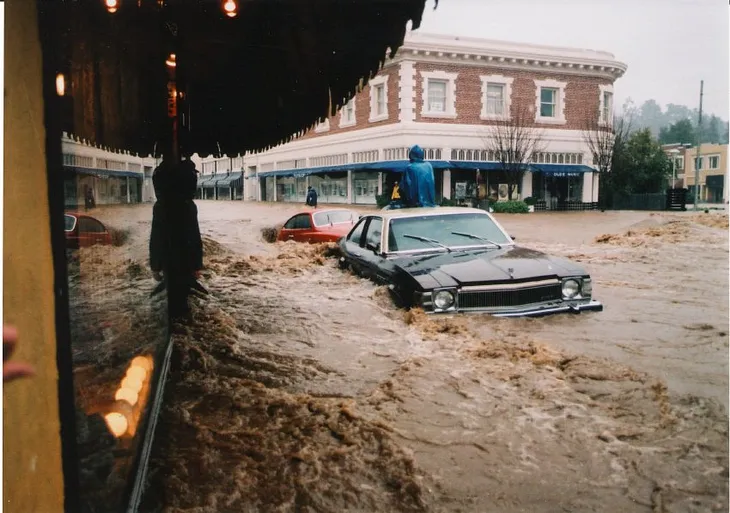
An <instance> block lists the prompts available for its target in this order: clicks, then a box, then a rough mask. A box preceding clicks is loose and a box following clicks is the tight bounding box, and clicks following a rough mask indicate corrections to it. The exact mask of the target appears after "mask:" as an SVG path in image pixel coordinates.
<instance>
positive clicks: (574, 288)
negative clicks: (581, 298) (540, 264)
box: [563, 279, 580, 299]
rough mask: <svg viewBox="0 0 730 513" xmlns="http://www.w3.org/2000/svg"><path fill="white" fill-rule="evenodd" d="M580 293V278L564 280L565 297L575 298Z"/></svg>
mask: <svg viewBox="0 0 730 513" xmlns="http://www.w3.org/2000/svg"><path fill="white" fill-rule="evenodd" d="M579 294H580V282H578V280H573V279H569V280H565V281H563V299H574V298H575V297H576V296H578V295H579Z"/></svg>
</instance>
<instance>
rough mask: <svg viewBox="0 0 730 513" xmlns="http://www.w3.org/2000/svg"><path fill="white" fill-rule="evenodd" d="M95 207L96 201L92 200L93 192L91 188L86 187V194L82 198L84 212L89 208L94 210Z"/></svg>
mask: <svg viewBox="0 0 730 513" xmlns="http://www.w3.org/2000/svg"><path fill="white" fill-rule="evenodd" d="M95 206H96V201H95V200H94V191H92V190H91V187H89V186H88V185H87V186H86V194H85V196H84V207H85V208H86V210H89V209H90V208H94V207H95Z"/></svg>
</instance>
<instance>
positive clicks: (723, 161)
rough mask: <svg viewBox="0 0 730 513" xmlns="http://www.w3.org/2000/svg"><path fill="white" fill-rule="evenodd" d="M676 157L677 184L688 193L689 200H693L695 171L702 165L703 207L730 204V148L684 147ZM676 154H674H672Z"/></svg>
mask: <svg viewBox="0 0 730 513" xmlns="http://www.w3.org/2000/svg"><path fill="white" fill-rule="evenodd" d="M677 149H678V150H679V152H678V153H676V155H675V169H676V170H677V181H678V182H680V181H681V186H682V187H684V188H687V189H688V190H689V195H688V200H689V201H693V200H694V194H695V192H694V191H695V170H696V169H697V167H696V166H697V164H698V163H699V187H700V189H699V200H700V201H701V202H703V203H724V202H727V200H728V185H729V184H728V176H729V171H728V145H727V144H702V145H700V152H699V157H698V156H697V147H696V146H695V147H681V148H677ZM673 153H674V152H673Z"/></svg>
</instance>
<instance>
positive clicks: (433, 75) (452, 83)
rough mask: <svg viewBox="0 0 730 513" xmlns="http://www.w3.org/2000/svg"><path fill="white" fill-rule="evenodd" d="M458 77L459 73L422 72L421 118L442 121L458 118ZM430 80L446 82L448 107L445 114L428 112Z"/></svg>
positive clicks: (446, 106)
mask: <svg viewBox="0 0 730 513" xmlns="http://www.w3.org/2000/svg"><path fill="white" fill-rule="evenodd" d="M458 76H459V74H458V73H447V72H445V71H422V72H421V117H424V118H441V119H444V118H446V119H455V118H456V77H458ZM429 80H437V81H445V82H446V105H445V111H444V112H431V111H429V110H428V82H429Z"/></svg>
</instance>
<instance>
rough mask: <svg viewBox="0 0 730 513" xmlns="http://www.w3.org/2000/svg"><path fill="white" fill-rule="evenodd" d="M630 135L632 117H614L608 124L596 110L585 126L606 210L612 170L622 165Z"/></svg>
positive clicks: (587, 141)
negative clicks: (620, 162)
mask: <svg viewBox="0 0 730 513" xmlns="http://www.w3.org/2000/svg"><path fill="white" fill-rule="evenodd" d="M630 135H631V117H630V116H629V117H617V116H613V118H612V119H611V120H610V122H608V123H606V122H605V121H604V120H602V119H601V117H600V113H599V112H598V109H596V112H595V114H594V115H593V116H591V117H589V118H588V119H587V120H586V122H585V124H584V127H583V140H584V141H585V143H586V145H587V146H588V151H589V152H590V157H591V158H592V159H593V165H594V166H596V167H597V168H598V171H599V184H600V190H599V198H600V202H601V208H606V206H607V205H606V200H607V199H608V198H610V197H611V190H612V189H611V178H612V175H611V170H612V169H614V168H616V166H617V165H620V164H619V160H620V159H621V158H622V157H623V154H624V149H625V148H626V144H627V142H628V139H629V136H630ZM601 192H603V194H601Z"/></svg>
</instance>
